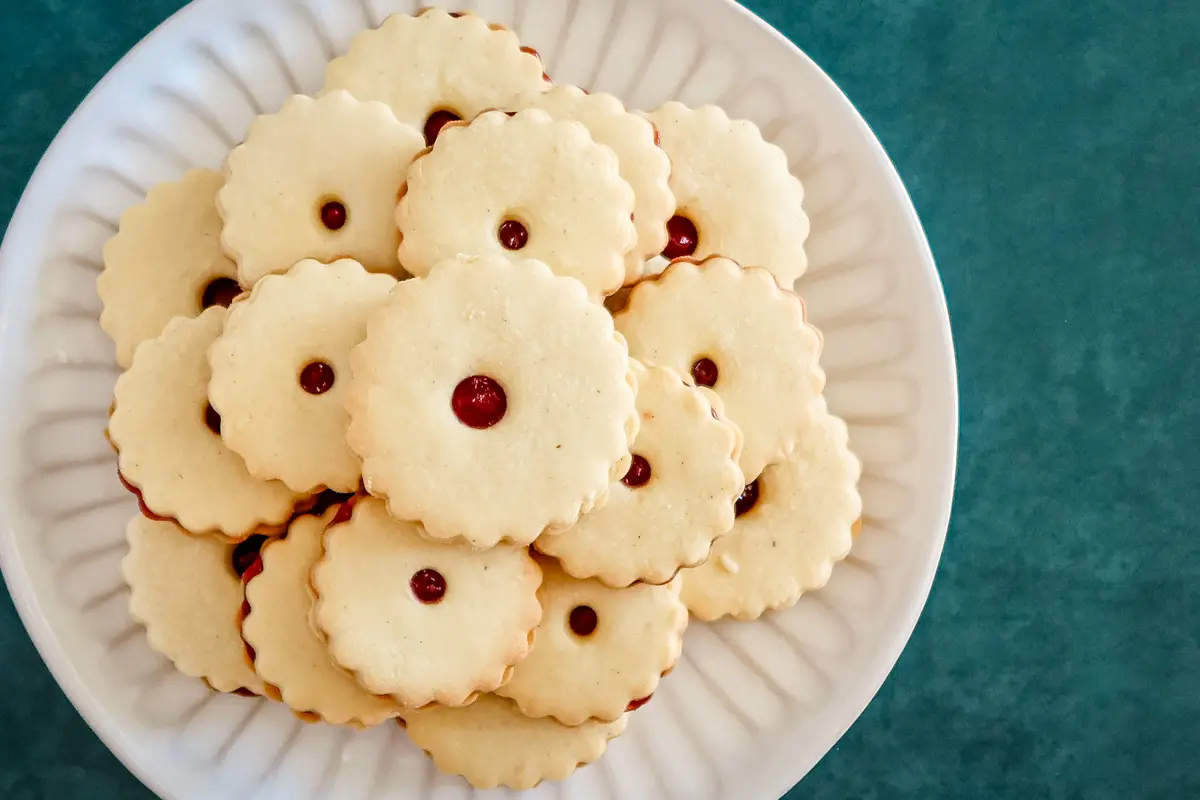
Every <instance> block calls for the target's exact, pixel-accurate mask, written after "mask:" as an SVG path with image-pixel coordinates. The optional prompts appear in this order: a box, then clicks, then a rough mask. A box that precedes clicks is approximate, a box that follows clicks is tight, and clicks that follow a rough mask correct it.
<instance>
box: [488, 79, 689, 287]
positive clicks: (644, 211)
mask: <svg viewBox="0 0 1200 800" xmlns="http://www.w3.org/2000/svg"><path fill="white" fill-rule="evenodd" d="M511 108H513V109H525V108H536V109H540V110H541V111H545V112H546V113H547V114H549V115H550V116H551V117H553V118H554V119H561V120H575V121H576V122H581V123H583V125H584V126H586V127H587V129H588V132H589V133H590V134H591V135H592V138H593V139H594V140H595V141H596V142H597V143H598V144H602V145H604V146H606V147H608V148H610V149H612V151H613V152H614V153H615V154H616V156H617V162H618V165H619V168H620V172H621V177H622V178H624V179H625V181H626V182H627V183H628V184H629V185H630V187H631V188H632V189H633V196H634V204H633V223H634V226H635V227H636V228H637V246H636V247H634V249H633V251H632V252H631V253H630V254H629V255H628V256H627V257H626V260H625V283H626V284H631V283H636V282H637V281H638V280H639V279H640V278H641V277H642V273H643V271H644V269H645V265H646V261H647V259H650V258H652V257H654V256H656V255H658V254H659V253H661V252H662V250H663V248H664V247H666V245H667V220H669V219H670V218H671V216H672V215H673V214H674V213H675V196H674V195H673V194H672V193H671V189H670V187H669V186H668V184H667V179H668V177H669V176H670V174H671V161H670V159H668V158H667V154H666V153H665V152H664V151H663V149H662V148H661V147H659V146H658V133H657V132H656V131H655V130H654V126H653V125H652V124H651V123H650V121H649V120H647V119H646V117H645V116H643V115H641V114H635V113H632V112H630V111H626V110H625V106H624V105H622V104H621V101H620V100H618V99H617V98H615V97H613V96H612V95H611V94H599V93H592V94H589V93H587V92H585V91H584V90H583V89H580V88H578V87H577V86H556V87H554V88H553V89H551V90H550V91H548V92H527V93H525V94H523V95H521V96H520V97H518V98H517V100H516V102H514V103H513V104H512V106H511Z"/></svg>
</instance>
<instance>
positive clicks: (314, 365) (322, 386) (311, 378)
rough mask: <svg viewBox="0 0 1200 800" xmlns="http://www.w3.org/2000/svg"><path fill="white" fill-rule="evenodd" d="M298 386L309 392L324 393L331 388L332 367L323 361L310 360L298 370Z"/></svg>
mask: <svg viewBox="0 0 1200 800" xmlns="http://www.w3.org/2000/svg"><path fill="white" fill-rule="evenodd" d="M300 388H301V389H303V390H304V391H306V392H308V393H309V394H325V393H326V392H328V391H329V390H330V389H332V388H333V367H331V366H329V365H328V364H326V363H325V362H324V361H310V362H308V363H307V364H305V365H304V369H302V370H300Z"/></svg>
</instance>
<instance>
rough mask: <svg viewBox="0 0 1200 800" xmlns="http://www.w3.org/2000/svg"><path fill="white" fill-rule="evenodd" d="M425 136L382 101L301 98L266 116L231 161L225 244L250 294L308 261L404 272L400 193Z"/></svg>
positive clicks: (224, 198)
mask: <svg viewBox="0 0 1200 800" xmlns="http://www.w3.org/2000/svg"><path fill="white" fill-rule="evenodd" d="M423 146H424V142H423V141H422V139H421V134H420V133H418V132H417V131H416V130H415V129H414V128H411V127H409V126H408V125H405V124H403V123H402V122H399V121H398V120H397V119H396V118H395V117H394V116H393V115H392V112H391V111H390V110H389V109H388V108H387V106H385V105H384V104H383V103H373V102H367V101H364V100H356V99H355V98H353V97H351V96H350V95H349V94H347V93H346V92H330V93H328V94H325V95H322V96H321V97H318V98H316V99H313V98H311V97H304V96H302V95H297V96H295V97H292V98H291V99H289V100H288V101H287V102H286V103H284V104H283V108H282V109H280V110H279V112H277V113H275V114H267V115H264V116H261V117H259V118H258V119H256V120H255V121H254V124H252V125H251V126H250V131H249V133H247V134H246V141H245V142H243V143H242V144H241V145H239V146H237V147H235V148H234V149H233V152H231V153H230V154H229V158H228V160H227V161H226V164H225V173H226V175H225V186H224V187H222V189H221V191H220V192H219V193H218V194H217V208H218V209H219V210H220V213H221V218H222V219H223V220H224V221H225V227H224V229H223V230H222V232H221V244H222V246H223V247H224V248H225V251H226V252H227V253H229V254H230V256H232V257H233V259H234V260H235V261H236V262H237V266H238V277H239V279H240V281H241V283H242V286H244V287H247V288H249V287H250V286H252V285H253V284H254V283H255V282H256V281H257V280H258V279H259V278H261V277H262V276H264V275H267V274H269V273H272V272H286V271H287V270H288V268H289V267H291V266H292V265H293V264H295V263H296V262H297V261H300V260H301V259H304V258H315V259H317V260H318V261H335V260H337V259H339V258H353V259H355V260H356V261H358V262H359V263H361V264H363V265H364V266H365V267H366V268H367V269H368V270H370V271H372V272H387V273H390V274H393V275H400V274H401V270H400V265H399V264H398V263H397V261H396V246H397V244H398V243H399V241H400V240H399V234H398V233H397V232H396V224H395V220H394V218H393V215H394V213H395V207H396V195H397V192H398V191H399V189H400V187H401V186H402V185H403V184H404V177H405V174H406V172H407V171H408V166H409V164H410V163H411V162H412V159H413V156H415V155H416V154H417V152H418V151H420V149H421V148H422V147H423Z"/></svg>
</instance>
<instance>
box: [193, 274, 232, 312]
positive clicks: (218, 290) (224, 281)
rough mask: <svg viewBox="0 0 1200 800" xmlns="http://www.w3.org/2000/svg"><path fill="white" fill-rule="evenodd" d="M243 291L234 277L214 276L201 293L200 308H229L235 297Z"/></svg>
mask: <svg viewBox="0 0 1200 800" xmlns="http://www.w3.org/2000/svg"><path fill="white" fill-rule="evenodd" d="M241 293H242V287H241V286H239V285H238V282H237V281H235V280H234V279H233V278H213V279H212V280H211V281H209V282H208V285H207V286H205V287H204V293H203V294H201V295H200V309H201V310H203V309H206V308H212V307H213V306H222V307H224V308H228V307H229V304H230V303H232V302H233V298H235V297H237V296H238V295H239V294H241Z"/></svg>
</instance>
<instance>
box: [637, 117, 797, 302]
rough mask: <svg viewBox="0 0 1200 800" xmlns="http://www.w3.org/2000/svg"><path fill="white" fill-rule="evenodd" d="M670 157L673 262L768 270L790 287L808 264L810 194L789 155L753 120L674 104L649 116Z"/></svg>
mask: <svg viewBox="0 0 1200 800" xmlns="http://www.w3.org/2000/svg"><path fill="white" fill-rule="evenodd" d="M649 116H650V121H651V122H653V123H654V125H655V127H656V128H657V129H658V135H659V140H660V143H661V145H662V148H663V150H666V151H667V155H668V156H670V158H671V191H672V192H674V194H675V201H676V203H677V204H678V210H677V211H676V212H675V213H676V216H674V217H672V219H671V221H670V222H669V223H668V225H667V229H668V232H669V234H670V240H669V241H668V243H667V247H666V248H665V249H664V250H663V255H664V256H665V257H666V258H668V259H675V258H679V257H681V256H692V257H694V258H697V259H700V258H705V257H708V256H711V255H722V256H726V257H727V258H732V259H734V260H736V261H737V262H738V263H740V264H744V265H746V266H748V267H763V268H764V269H766V270H768V271H769V272H771V274H772V275H774V276H775V279H776V280H777V281H779V285H780V286H782V287H784V288H785V289H791V288H792V286H793V285H794V284H795V282H796V279H797V278H799V277H800V276H801V275H803V274H804V271H805V269H806V268H807V267H808V259H807V257H806V256H805V253H804V242H805V240H806V239H808V229H809V225H808V216H807V215H806V214H805V213H804V207H803V201H804V189H803V187H802V186H801V185H800V181H799V180H797V179H796V177H795V176H794V175H792V174H791V173H790V172H788V162H787V156H786V155H785V154H784V152H783V150H781V149H779V147H777V146H775V145H773V144H771V143H769V142H766V141H764V140H763V138H762V132H761V131H759V130H758V128H757V127H756V126H755V125H754V123H752V122H749V121H747V120H730V119H729V117H728V116H726V114H725V112H724V111H722V110H721V109H720V108H718V107H716V106H702V107H701V108H696V109H691V108H688V107H687V106H685V105H683V104H682V103H677V102H674V101H672V102H669V103H666V104H664V105H662V106H661V107H659V108H658V109H656V110H655V111H653V112H651V113H650V115H649Z"/></svg>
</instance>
